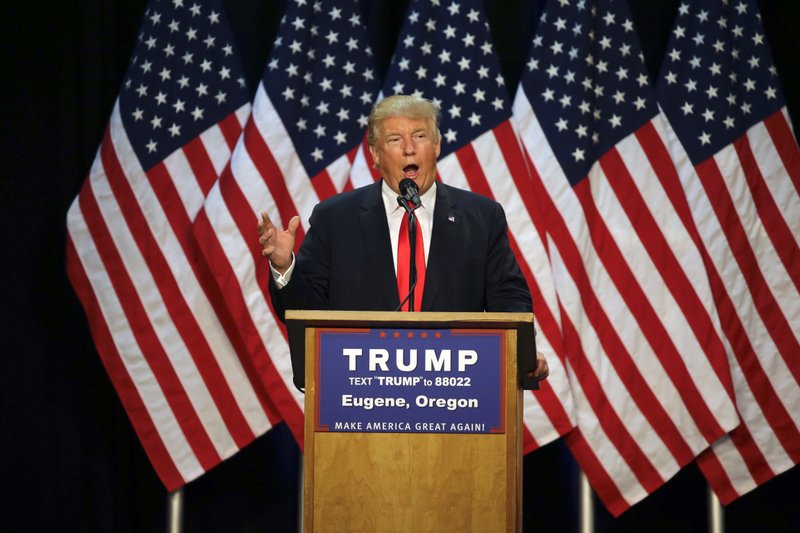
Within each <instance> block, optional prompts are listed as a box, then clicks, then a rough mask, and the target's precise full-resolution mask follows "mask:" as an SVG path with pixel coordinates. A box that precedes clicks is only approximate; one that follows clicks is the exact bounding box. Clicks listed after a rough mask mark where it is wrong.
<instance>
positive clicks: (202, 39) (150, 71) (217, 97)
mask: <svg viewBox="0 0 800 533" xmlns="http://www.w3.org/2000/svg"><path fill="white" fill-rule="evenodd" d="M249 99H250V98H249V94H248V91H247V90H246V88H245V84H244V80H243V78H242V68H241V65H240V60H239V58H238V57H237V55H236V52H235V50H234V48H233V39H232V35H231V31H230V28H229V27H228V24H227V21H226V17H225V15H224V10H223V6H222V3H221V2H219V1H211V0H209V1H204V2H192V4H191V5H188V2H187V3H184V2H183V1H181V0H175V1H172V2H167V1H158V0H154V1H152V2H151V3H150V5H149V7H148V8H147V11H146V13H145V18H144V22H143V25H142V29H141V33H140V34H139V39H138V43H137V45H136V49H135V51H134V53H133V58H132V59H131V62H130V66H129V68H128V72H127V74H126V76H125V81H124V85H123V87H122V88H121V90H120V93H119V97H118V99H117V102H116V104H115V106H114V109H113V111H112V114H111V118H110V120H109V123H108V127H107V129H106V132H105V135H104V138H103V141H102V144H101V145H100V148H99V150H98V153H97V156H96V158H95V161H94V164H93V166H92V168H91V170H90V172H89V176H88V178H87V180H86V182H85V183H84V185H83V188H82V189H81V192H80V193H79V195H78V197H77V198H76V199H75V201H74V202H73V204H72V206H71V208H70V210H69V213H68V217H67V229H68V238H67V268H68V272H69V276H70V279H71V281H72V284H73V286H74V288H75V290H76V292H77V293H78V296H79V297H80V300H81V302H82V304H83V306H84V309H85V311H86V314H87V317H88V320H89V323H90V326H91V329H92V334H93V336H94V340H95V343H96V345H97V350H98V352H99V354H100V357H101V358H102V360H103V363H104V365H105V367H106V369H107V370H108V373H109V375H110V377H111V380H112V381H113V383H114V386H115V387H116V390H117V392H118V393H119V396H120V398H121V400H122V403H123V406H124V408H125V410H126V411H127V413H128V415H129V417H130V419H131V422H132V424H133V427H134V429H135V430H136V432H137V434H138V435H139V438H140V439H141V442H142V445H143V446H144V448H145V451H146V452H147V454H148V456H149V457H150V460H151V461H152V463H153V466H154V468H155V470H156V472H157V473H158V475H159V477H160V478H161V480H162V481H163V483H164V485H166V487H167V489H169V490H173V489H176V488H178V487H180V486H182V485H183V484H185V483H187V482H188V481H191V480H193V479H195V478H196V477H198V476H199V475H201V474H202V473H203V472H205V471H207V470H208V469H210V468H212V467H213V466H215V465H216V464H218V463H219V462H220V461H222V460H223V459H225V458H227V457H230V456H231V455H233V454H234V453H236V452H237V451H238V450H239V449H240V448H242V447H243V446H245V445H246V444H248V443H249V442H251V441H252V440H253V439H254V438H255V437H257V436H259V435H261V434H263V433H264V432H265V431H267V430H268V429H269V428H270V427H271V415H270V412H271V407H270V405H269V403H268V395H267V394H266V391H265V389H264V387H263V386H262V384H261V382H260V380H259V379H258V377H257V374H256V372H255V369H254V368H253V367H252V365H250V364H249V359H248V358H247V357H246V356H244V357H240V354H243V353H244V351H243V349H242V346H241V345H240V344H238V343H237V341H236V336H235V335H233V332H234V328H233V326H232V323H231V322H230V321H229V319H228V318H227V315H226V314H225V313H224V312H220V310H222V309H224V305H223V302H222V298H221V295H220V293H219V292H218V291H216V290H214V286H213V285H212V284H206V282H207V281H208V280H209V279H210V278H209V272H208V270H207V268H205V266H204V263H202V262H200V261H198V256H199V251H198V249H197V244H196V242H195V240H194V238H193V236H192V221H193V220H194V218H195V216H196V215H197V212H198V211H199V210H200V208H201V207H202V205H203V200H204V199H205V195H206V193H207V192H208V191H209V189H210V188H211V187H212V185H213V184H214V182H215V181H216V180H217V177H218V175H219V173H220V172H221V170H222V169H223V168H224V167H225V165H226V164H227V162H228V160H229V158H230V155H231V150H232V149H233V145H234V143H235V142H236V139H237V138H238V137H239V133H240V132H241V129H242V125H243V122H244V121H245V120H246V118H247V116H248V115H249V113H250V104H249Z"/></svg>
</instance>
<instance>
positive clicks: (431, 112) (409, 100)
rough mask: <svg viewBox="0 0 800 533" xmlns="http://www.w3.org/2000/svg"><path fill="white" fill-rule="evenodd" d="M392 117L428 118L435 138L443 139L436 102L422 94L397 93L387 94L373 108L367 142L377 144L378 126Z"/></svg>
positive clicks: (368, 126) (438, 140) (436, 139)
mask: <svg viewBox="0 0 800 533" xmlns="http://www.w3.org/2000/svg"><path fill="white" fill-rule="evenodd" d="M390 117H405V118H416V119H423V120H427V121H428V122H429V123H430V125H431V130H432V131H433V138H434V140H435V141H436V142H437V143H439V142H440V141H441V139H442V136H441V134H440V133H439V109H438V108H437V107H436V104H434V103H433V102H431V101H430V100H428V99H427V98H423V97H421V96H414V95H409V94H396V95H394V96H387V97H386V98H384V99H383V100H381V101H380V102H378V103H377V104H375V106H374V107H373V108H372V111H371V112H370V114H369V121H368V122H367V143H368V144H369V145H370V146H375V143H376V142H377V140H378V126H379V125H380V123H381V122H382V121H383V120H384V119H386V118H390Z"/></svg>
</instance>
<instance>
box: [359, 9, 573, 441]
mask: <svg viewBox="0 0 800 533" xmlns="http://www.w3.org/2000/svg"><path fill="white" fill-rule="evenodd" d="M383 94H385V95H393V94H415V95H418V96H423V97H425V98H428V99H430V100H432V101H433V102H434V103H435V104H436V105H437V106H438V107H439V109H440V112H441V122H440V124H439V127H440V130H441V133H442V151H441V156H440V159H439V161H438V163H437V168H438V178H439V179H441V180H442V181H443V182H445V183H448V184H450V185H455V186H457V187H460V188H462V189H469V190H472V191H475V192H478V193H481V194H483V195H485V196H488V197H490V198H494V199H495V200H497V201H498V202H500V203H501V204H502V205H503V207H504V209H505V211H506V215H507V218H508V224H509V230H510V235H509V240H510V242H511V246H512V249H513V250H514V253H515V254H516V256H517V258H518V259H519V262H520V266H521V267H522V270H523V272H524V273H525V276H526V278H527V281H528V284H529V286H530V289H531V293H532V296H533V300H534V311H535V316H536V326H537V329H538V331H539V333H540V335H538V336H537V339H536V340H537V345H538V346H537V347H538V349H539V350H540V351H542V352H543V353H545V354H546V356H548V362H549V364H550V367H551V372H550V378H549V379H548V380H547V381H545V382H543V383H542V386H541V390H539V391H537V392H536V393H535V394H533V393H526V395H525V409H524V414H523V416H524V421H525V425H526V428H527V431H526V433H525V440H524V450H525V452H529V451H532V450H534V449H536V448H537V447H539V446H541V445H543V444H546V443H547V442H550V441H552V440H554V439H555V438H557V437H559V436H560V435H563V434H564V433H566V432H568V431H570V430H571V429H572V428H573V427H574V423H573V421H572V403H571V396H570V391H569V385H568V382H567V379H566V372H565V371H564V368H563V366H562V364H561V361H562V358H563V356H564V352H563V347H562V345H561V341H560V339H561V336H560V332H559V314H558V313H559V309H558V305H557V302H556V300H555V293H554V292H553V290H552V288H553V282H552V278H551V276H550V271H549V265H548V264H547V261H546V257H547V255H546V252H545V245H544V242H543V240H542V234H541V233H540V232H539V231H538V230H537V225H538V224H540V221H539V220H538V219H537V212H536V207H535V198H534V197H533V194H532V193H533V191H532V189H531V186H530V181H529V175H528V170H527V166H526V162H525V160H524V155H523V153H522V151H521V149H520V144H519V139H518V137H517V135H516V132H515V130H514V128H513V125H512V123H511V103H510V99H509V96H508V93H507V91H506V88H505V83H504V80H503V77H502V75H501V73H500V68H499V62H498V59H497V56H496V54H495V51H494V47H493V45H492V39H491V35H490V33H489V27H488V24H487V22H486V17H485V14H484V12H483V5H482V3H481V2H479V1H461V2H439V1H438V0H414V1H412V2H410V5H409V7H408V12H407V15H406V22H405V24H404V26H403V28H402V30H401V32H400V36H399V38H398V42H397V46H396V48H395V53H394V57H393V59H392V63H391V65H390V67H389V71H388V73H387V77H386V80H385V81H384V85H383ZM367 162H368V157H367V156H366V154H365V153H362V156H360V157H359V158H358V159H357V161H356V164H355V165H354V167H353V172H352V180H353V183H354V184H356V185H360V184H364V183H369V182H371V181H372V180H373V179H376V176H375V175H374V174H372V173H371V172H370V170H369V169H368V164H367Z"/></svg>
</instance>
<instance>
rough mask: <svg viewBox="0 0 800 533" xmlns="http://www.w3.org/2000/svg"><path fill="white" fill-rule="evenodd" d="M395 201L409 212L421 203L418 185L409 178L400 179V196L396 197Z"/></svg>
mask: <svg viewBox="0 0 800 533" xmlns="http://www.w3.org/2000/svg"><path fill="white" fill-rule="evenodd" d="M397 203H399V204H400V205H401V206H403V207H404V208H405V209H406V211H408V212H409V213H411V212H412V211H413V210H414V209H416V208H418V207H419V206H421V205H422V200H420V199H419V187H417V184H416V183H415V182H414V180H412V179H410V178H403V179H402V180H400V196H398V197H397Z"/></svg>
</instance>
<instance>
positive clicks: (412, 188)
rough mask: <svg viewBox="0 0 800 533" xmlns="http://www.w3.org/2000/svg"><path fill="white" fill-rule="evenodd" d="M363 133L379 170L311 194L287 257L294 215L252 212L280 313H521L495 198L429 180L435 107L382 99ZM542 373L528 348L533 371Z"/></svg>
mask: <svg viewBox="0 0 800 533" xmlns="http://www.w3.org/2000/svg"><path fill="white" fill-rule="evenodd" d="M367 141H368V144H369V150H370V153H371V154H372V158H373V160H374V161H375V167H376V168H377V169H379V171H380V173H381V177H382V178H383V179H382V180H381V181H379V182H376V183H374V184H372V185H367V186H364V187H360V188H358V189H355V190H353V191H349V192H345V193H341V194H338V195H336V196H333V197H331V198H329V199H327V200H325V201H323V202H321V203H320V204H319V205H317V206H316V207H315V208H314V211H313V212H312V214H311V218H310V219H309V223H310V227H309V229H308V232H307V233H306V236H305V239H304V240H303V243H302V244H301V246H300V250H299V251H298V253H297V255H296V256H295V255H294V254H293V252H292V251H293V250H294V245H295V233H296V232H297V227H298V226H299V224H300V219H299V217H296V216H295V217H293V218H292V219H291V220H290V221H289V224H288V226H287V228H286V229H285V230H281V229H279V228H276V227H275V226H274V225H273V224H272V222H271V221H270V219H269V216H267V214H266V213H262V214H261V217H262V220H261V221H259V223H258V234H259V242H260V243H261V246H262V254H263V255H264V257H266V258H267V259H269V264H270V269H271V271H272V276H271V277H270V296H271V298H272V303H273V306H274V307H275V310H276V311H277V312H278V314H279V316H280V317H281V319H283V316H284V312H285V310H286V309H335V310H352V311H392V310H400V309H402V310H418V311H451V312H454V311H506V312H530V311H531V310H532V304H531V295H530V291H529V290H528V284H527V283H526V281H525V278H524V276H523V275H522V272H521V271H520V268H519V265H518V264H517V260H516V258H515V257H514V253H513V252H512V251H511V248H510V247H509V244H508V235H507V231H508V226H507V223H506V217H505V213H504V212H503V208H502V207H501V206H500V204H498V203H497V202H494V201H493V200H490V199H489V198H486V197H484V196H481V195H479V194H476V193H473V192H469V191H465V190H462V189H458V188H455V187H452V186H449V185H445V184H444V183H441V182H437V181H436V159H437V157H438V156H439V153H440V151H441V135H440V133H439V126H438V110H437V108H436V106H435V105H434V104H433V103H432V102H431V101H429V100H426V99H424V98H421V97H417V96H408V95H396V96H390V97H388V98H385V99H384V100H382V101H380V102H379V103H378V104H376V105H375V107H374V108H373V109H372V112H371V113H370V117H369V125H368V133H367ZM409 221H410V222H409ZM548 373H549V371H548V368H547V362H546V361H545V359H544V357H542V356H541V354H537V367H536V371H535V374H534V376H535V377H536V378H538V379H544V378H546V377H547V374H548Z"/></svg>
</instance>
